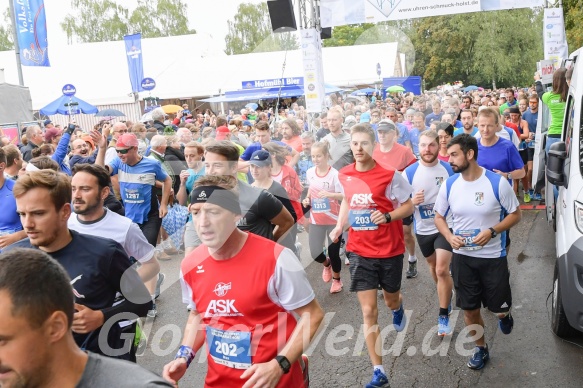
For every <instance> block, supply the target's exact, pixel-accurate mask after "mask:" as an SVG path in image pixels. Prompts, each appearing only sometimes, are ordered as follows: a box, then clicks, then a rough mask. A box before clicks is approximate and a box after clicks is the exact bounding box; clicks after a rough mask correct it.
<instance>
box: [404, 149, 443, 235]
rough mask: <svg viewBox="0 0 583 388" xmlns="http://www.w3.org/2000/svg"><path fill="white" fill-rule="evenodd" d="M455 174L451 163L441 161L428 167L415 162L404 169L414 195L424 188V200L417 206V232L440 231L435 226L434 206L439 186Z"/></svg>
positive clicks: (425, 233)
mask: <svg viewBox="0 0 583 388" xmlns="http://www.w3.org/2000/svg"><path fill="white" fill-rule="evenodd" d="M452 175H453V170H452V169H451V167H450V165H449V163H445V162H444V161H441V160H440V161H439V163H437V164H436V165H435V166H432V167H427V166H424V165H423V164H421V163H420V162H417V163H414V164H412V165H410V166H409V167H407V168H406V169H405V170H404V171H403V176H405V178H406V179H407V181H408V182H409V183H410V184H411V186H413V196H414V195H415V194H416V193H417V192H418V191H420V190H423V195H424V201H423V202H422V203H420V204H419V205H417V206H415V212H414V213H413V215H414V217H415V218H414V220H415V221H414V228H415V233H416V234H420V235H423V236H427V235H431V234H435V233H438V232H439V231H438V230H437V227H436V226H435V222H434V221H435V216H434V214H435V213H434V211H433V207H434V206H435V200H436V199H437V194H438V193H439V188H440V187H441V185H442V183H443V182H445V181H446V180H447V179H448V178H449V177H450V176H452ZM447 220H448V225H450V226H451V217H448V219H447Z"/></svg>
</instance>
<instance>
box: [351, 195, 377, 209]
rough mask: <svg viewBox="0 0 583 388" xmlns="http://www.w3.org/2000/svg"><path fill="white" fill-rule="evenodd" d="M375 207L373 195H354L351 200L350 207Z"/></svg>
mask: <svg viewBox="0 0 583 388" xmlns="http://www.w3.org/2000/svg"><path fill="white" fill-rule="evenodd" d="M361 205H375V203H374V201H373V200H372V194H354V195H353V196H352V198H351V199H350V206H351V207H353V206H361Z"/></svg>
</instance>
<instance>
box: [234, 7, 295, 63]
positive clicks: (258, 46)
mask: <svg viewBox="0 0 583 388" xmlns="http://www.w3.org/2000/svg"><path fill="white" fill-rule="evenodd" d="M227 23H228V26H229V32H228V33H227V36H226V37H225V43H226V49H225V53H227V54H228V55H236V54H247V53H251V52H255V53H258V52H269V51H282V50H296V49H298V48H299V44H298V40H297V37H296V36H295V35H294V34H292V33H289V32H286V33H273V32H272V31H271V21H270V19H269V11H268V9H267V3H260V4H253V3H241V4H239V7H238V9H237V13H236V14H235V17H234V19H233V20H229V21H227Z"/></svg>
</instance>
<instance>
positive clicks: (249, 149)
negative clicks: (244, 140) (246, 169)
mask: <svg viewBox="0 0 583 388" xmlns="http://www.w3.org/2000/svg"><path fill="white" fill-rule="evenodd" d="M260 149H261V148H257V143H253V144H250V145H249V147H247V149H246V150H245V152H243V154H242V155H241V159H242V160H244V161H246V162H247V161H249V159H251V155H253V152H255V151H257V150H260Z"/></svg>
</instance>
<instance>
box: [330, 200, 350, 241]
mask: <svg viewBox="0 0 583 388" xmlns="http://www.w3.org/2000/svg"><path fill="white" fill-rule="evenodd" d="M348 210H349V207H348V202H346V200H345V199H343V201H342V203H341V204H340V210H339V211H338V222H337V223H336V227H335V228H334V229H333V230H332V231H331V232H330V236H329V237H330V240H332V241H334V242H336V241H338V238H339V237H340V235H341V234H342V232H344V230H345V229H346V226H347V225H348Z"/></svg>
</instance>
